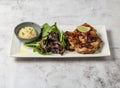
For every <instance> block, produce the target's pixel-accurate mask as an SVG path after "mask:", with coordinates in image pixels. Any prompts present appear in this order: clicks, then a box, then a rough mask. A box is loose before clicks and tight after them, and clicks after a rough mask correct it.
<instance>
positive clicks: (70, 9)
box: [0, 0, 120, 88]
mask: <svg viewBox="0 0 120 88" xmlns="http://www.w3.org/2000/svg"><path fill="white" fill-rule="evenodd" d="M24 21H33V22H36V23H39V24H43V23H45V22H48V23H54V22H57V23H58V25H62V24H63V25H74V24H76V25H78V24H82V23H84V22H87V23H90V24H91V25H93V24H96V25H101V24H103V25H105V26H106V28H107V34H108V38H109V43H110V49H111V56H110V57H103V58H78V59H76V58H73V59H69V58H68V59H57V58H56V59H36V58H31V59H25V58H20V59H15V58H11V57H9V51H10V46H11V38H12V33H13V30H14V27H15V26H16V25H17V24H19V23H21V22H24ZM119 36H120V0H0V88H120V39H119Z"/></svg>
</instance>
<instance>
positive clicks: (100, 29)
mask: <svg viewBox="0 0 120 88" xmlns="http://www.w3.org/2000/svg"><path fill="white" fill-rule="evenodd" d="M58 28H59V29H60V30H61V31H62V30H63V31H73V30H74V29H75V28H76V26H58ZM94 28H95V29H96V30H97V33H98V35H99V36H100V38H101V39H102V40H103V43H104V44H103V47H101V50H100V51H99V52H97V53H94V54H79V53H76V52H70V51H66V52H65V53H64V54H63V55H59V54H52V55H40V54H38V53H37V52H33V51H32V49H31V48H29V47H25V46H24V45H23V43H22V42H20V41H19V40H18V39H17V38H16V36H15V34H14V33H13V37H12V44H11V51H10V56H12V57H16V58H17V57H24V58H25V57H26V58H31V57H35V58H65V57H68V58H71V57H104V56H110V49H109V44H108V39H107V32H106V29H105V26H104V25H99V26H94Z"/></svg>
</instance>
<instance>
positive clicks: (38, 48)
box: [25, 23, 66, 55]
mask: <svg viewBox="0 0 120 88" xmlns="http://www.w3.org/2000/svg"><path fill="white" fill-rule="evenodd" d="M25 46H28V47H32V48H33V52H38V53H39V54H45V55H49V54H52V53H56V54H61V55H62V54H63V53H64V52H65V46H66V42H65V36H64V32H63V31H62V32H61V31H60V30H59V29H58V27H57V24H56V23H54V24H53V25H52V26H50V25H49V24H47V23H45V24H43V26H42V32H41V36H40V38H39V39H37V40H36V41H33V42H31V43H25Z"/></svg>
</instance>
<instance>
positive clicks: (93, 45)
mask: <svg viewBox="0 0 120 88" xmlns="http://www.w3.org/2000/svg"><path fill="white" fill-rule="evenodd" d="M82 26H85V27H90V30H89V31H88V32H80V31H79V30H78V29H75V30H74V31H73V32H69V31H66V32H65V37H66V40H67V44H68V46H69V47H67V49H69V50H72V51H76V52H78V53H82V54H91V53H95V52H96V51H98V49H99V48H100V45H101V43H102V40H101V39H100V37H99V36H98V35H97V33H96V30H95V29H94V28H93V27H92V26H90V25H89V24H87V23H84V24H83V25H82Z"/></svg>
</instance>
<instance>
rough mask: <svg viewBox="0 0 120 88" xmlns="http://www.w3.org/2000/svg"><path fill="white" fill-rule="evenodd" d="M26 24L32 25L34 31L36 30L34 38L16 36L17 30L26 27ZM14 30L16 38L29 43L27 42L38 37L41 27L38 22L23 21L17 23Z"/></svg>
mask: <svg viewBox="0 0 120 88" xmlns="http://www.w3.org/2000/svg"><path fill="white" fill-rule="evenodd" d="M26 26H29V27H33V28H34V29H35V31H36V32H37V36H36V37H34V38H31V39H24V38H21V37H19V36H18V33H19V31H20V30H21V28H23V27H26ZM14 32H15V35H16V36H17V38H18V39H19V40H20V41H22V42H24V43H29V42H32V41H35V40H36V39H38V38H39V37H40V34H41V27H40V26H39V25H38V24H36V23H33V22H24V23H21V24H19V25H17V26H16V27H15V30H14Z"/></svg>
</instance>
